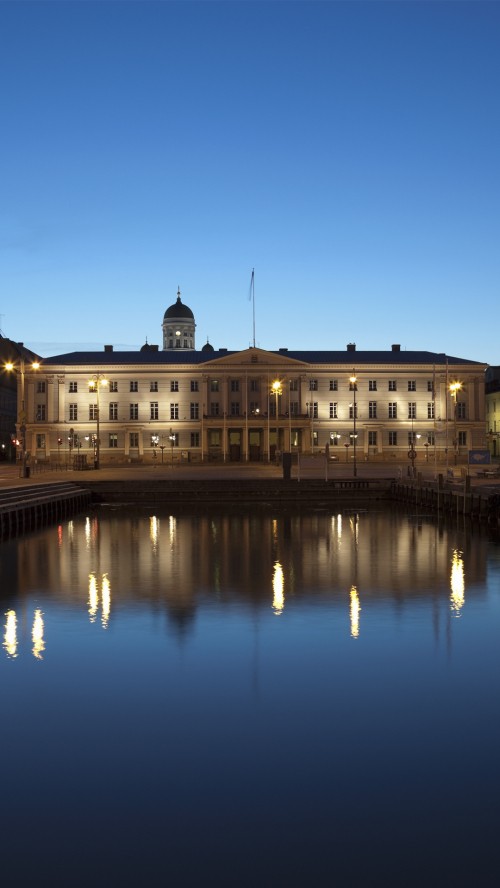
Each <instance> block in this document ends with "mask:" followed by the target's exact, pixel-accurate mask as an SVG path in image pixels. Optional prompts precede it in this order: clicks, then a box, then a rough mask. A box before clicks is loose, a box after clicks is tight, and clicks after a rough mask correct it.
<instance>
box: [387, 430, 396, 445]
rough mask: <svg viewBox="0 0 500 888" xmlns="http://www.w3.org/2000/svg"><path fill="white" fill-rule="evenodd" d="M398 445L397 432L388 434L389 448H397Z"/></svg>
mask: <svg viewBox="0 0 500 888" xmlns="http://www.w3.org/2000/svg"><path fill="white" fill-rule="evenodd" d="M397 444H398V433H397V432H389V447H397Z"/></svg>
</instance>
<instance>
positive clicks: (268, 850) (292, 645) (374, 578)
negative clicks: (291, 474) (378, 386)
mask: <svg viewBox="0 0 500 888" xmlns="http://www.w3.org/2000/svg"><path fill="white" fill-rule="evenodd" d="M0 595H1V603H2V619H3V631H2V650H1V653H0V707H1V713H2V729H1V735H0V736H1V739H0V748H1V762H2V777H1V788H2V802H1V808H2V818H1V819H2V832H1V835H2V846H3V865H2V868H3V875H4V878H5V880H6V881H5V884H11V885H17V886H24V885H31V884H36V882H37V881H40V883H42V884H51V885H53V886H59V885H61V886H63V885H64V886H75V885H94V886H101V885H102V886H104V885H106V886H110V885H111V886H115V885H117V886H118V885H120V886H124V885H147V886H150V885H167V884H168V885H173V886H198V885H199V886H201V885H208V884H210V885H212V884H213V885H217V886H226V885H227V886H341V888H344V886H372V885H373V886H378V885H384V886H393V885H394V886H414V885H415V886H434V885H436V886H440V885H443V886H448V885H454V886H462V885H464V886H466V885H467V886H470V885H476V886H482V885H494V884H497V881H498V875H497V855H496V839H497V833H498V825H499V822H500V793H499V790H500V755H499V749H500V715H499V700H500V643H499V640H500V548H499V546H498V544H497V542H496V541H495V540H494V539H490V538H488V535H487V532H486V531H485V530H484V529H478V528H475V527H472V526H470V525H464V526H461V525H460V524H452V523H450V524H449V525H448V524H442V523H438V522H437V521H436V520H435V518H433V517H432V516H425V515H421V514H415V513H413V512H411V511H410V512H408V511H406V510H404V509H392V510H385V509H380V510H370V511H358V512H356V511H353V512H344V513H336V512H329V511H328V510H319V511H314V512H312V511H311V512H309V511H306V510H302V511H300V512H299V511H297V512H294V511H288V512H279V511H277V510H271V509H267V510H266V509H258V510H257V509H256V510H252V511H238V510H236V509H233V510H224V509H222V508H221V509H220V510H211V511H210V513H209V514H200V513H199V512H197V511H196V510H194V509H193V510H189V509H184V510H182V511H181V510H179V511H177V512H176V513H172V512H171V511H169V510H168V509H167V508H165V507H162V508H157V507H155V508H154V509H151V508H150V509H148V508H145V507H144V508H134V509H127V508H125V507H115V508H109V507H108V508H106V507H104V508H101V509H99V510H96V511H89V512H88V514H82V515H80V516H78V517H76V518H74V519H73V520H70V521H65V522H63V523H60V524H58V525H54V526H51V527H48V528H45V529H44V530H41V531H40V532H36V533H30V534H27V535H25V536H23V537H19V538H16V539H11V540H6V541H4V542H3V543H2V544H1V546H0Z"/></svg>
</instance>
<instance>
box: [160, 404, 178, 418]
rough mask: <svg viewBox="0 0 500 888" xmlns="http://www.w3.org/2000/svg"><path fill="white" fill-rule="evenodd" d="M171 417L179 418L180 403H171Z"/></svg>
mask: <svg viewBox="0 0 500 888" xmlns="http://www.w3.org/2000/svg"><path fill="white" fill-rule="evenodd" d="M157 418H158V417H157ZM170 419H179V405H178V404H173V403H171V404H170Z"/></svg>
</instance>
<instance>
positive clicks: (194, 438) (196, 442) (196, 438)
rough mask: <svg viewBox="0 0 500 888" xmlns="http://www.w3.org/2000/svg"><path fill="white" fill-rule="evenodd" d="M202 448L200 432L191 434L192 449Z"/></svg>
mask: <svg viewBox="0 0 500 888" xmlns="http://www.w3.org/2000/svg"><path fill="white" fill-rule="evenodd" d="M199 446H200V433H199V432H191V447H199Z"/></svg>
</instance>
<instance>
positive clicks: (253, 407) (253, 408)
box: [250, 401, 259, 416]
mask: <svg viewBox="0 0 500 888" xmlns="http://www.w3.org/2000/svg"><path fill="white" fill-rule="evenodd" d="M258 412H259V402H258V401H250V415H251V416H255V414H256V413H258Z"/></svg>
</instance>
